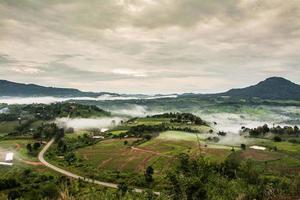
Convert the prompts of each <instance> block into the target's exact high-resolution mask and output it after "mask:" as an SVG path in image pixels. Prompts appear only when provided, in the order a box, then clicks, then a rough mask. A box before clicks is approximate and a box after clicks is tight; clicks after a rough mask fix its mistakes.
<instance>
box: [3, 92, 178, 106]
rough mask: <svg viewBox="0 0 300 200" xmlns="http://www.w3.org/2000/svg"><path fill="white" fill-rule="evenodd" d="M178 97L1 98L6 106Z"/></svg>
mask: <svg viewBox="0 0 300 200" xmlns="http://www.w3.org/2000/svg"><path fill="white" fill-rule="evenodd" d="M176 97H177V95H155V96H144V95H132V96H130V95H124V96H113V95H107V94H105V95H101V96H99V97H95V98H94V97H51V96H49V97H0V103H5V104H9V105H11V104H33V103H41V104H51V103H55V102H63V101H70V100H82V101H84V100H85V101H114V100H138V99H160V98H176Z"/></svg>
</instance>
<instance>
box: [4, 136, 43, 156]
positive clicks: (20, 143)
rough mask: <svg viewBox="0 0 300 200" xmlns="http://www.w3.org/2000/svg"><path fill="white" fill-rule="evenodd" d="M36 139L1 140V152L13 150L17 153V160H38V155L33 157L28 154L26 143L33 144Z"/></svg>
mask: <svg viewBox="0 0 300 200" xmlns="http://www.w3.org/2000/svg"><path fill="white" fill-rule="evenodd" d="M34 142H35V141H34V140H27V139H18V140H2V141H0V150H1V152H8V151H9V152H13V153H14V154H15V160H19V159H22V160H28V161H33V162H37V161H38V159H37V157H33V156H31V155H29V154H28V151H27V148H26V145H27V144H29V143H31V144H33V143H34Z"/></svg>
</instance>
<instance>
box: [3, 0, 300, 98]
mask: <svg viewBox="0 0 300 200" xmlns="http://www.w3.org/2000/svg"><path fill="white" fill-rule="evenodd" d="M299 10H300V2H299V1H296V0H291V1H282V0H228V1H227V0H226V1H217V0H210V1H205V0H184V1H183V0H182V1H177V0H139V1H138V0H110V1H106V0H103V1H94V0H85V1H81V0H73V1H51V0H43V1H40V0H31V1H18V0H0V26H1V29H0V78H1V79H8V80H11V81H18V82H26V83H36V84H41V85H46V86H60V87H73V88H79V89H81V90H85V91H110V92H121V93H175V92H177V93H181V92H219V91H224V90H226V89H229V88H233V87H237V86H238V87H242V86H246V85H250V84H254V83H256V82H258V81H260V80H263V79H264V78H266V77H270V76H284V77H286V78H288V79H291V80H294V81H295V82H300V78H299V74H300V68H299V65H298V64H299V61H300V57H299V51H300V31H299V30H300V20H299V18H300V12H299Z"/></svg>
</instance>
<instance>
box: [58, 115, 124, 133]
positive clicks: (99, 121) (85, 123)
mask: <svg viewBox="0 0 300 200" xmlns="http://www.w3.org/2000/svg"><path fill="white" fill-rule="evenodd" d="M122 120H125V119H123V118H120V117H111V118H106V117H105V118H94V119H88V118H76V119H70V118H58V119H56V120H55V123H56V124H57V125H58V126H59V127H62V128H74V129H75V130H87V129H94V128H97V129H102V128H105V129H106V128H112V127H114V126H117V125H118V124H120V123H121V121H122Z"/></svg>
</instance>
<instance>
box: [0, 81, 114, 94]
mask: <svg viewBox="0 0 300 200" xmlns="http://www.w3.org/2000/svg"><path fill="white" fill-rule="evenodd" d="M105 94H108V95H115V96H118V94H113V93H105V92H101V93H94V92H82V91H80V90H77V89H71V88H55V87H44V86H40V85H35V84H23V83H15V82H10V81H6V80H0V96H12V97H42V96H54V97H98V96H101V95H105Z"/></svg>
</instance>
